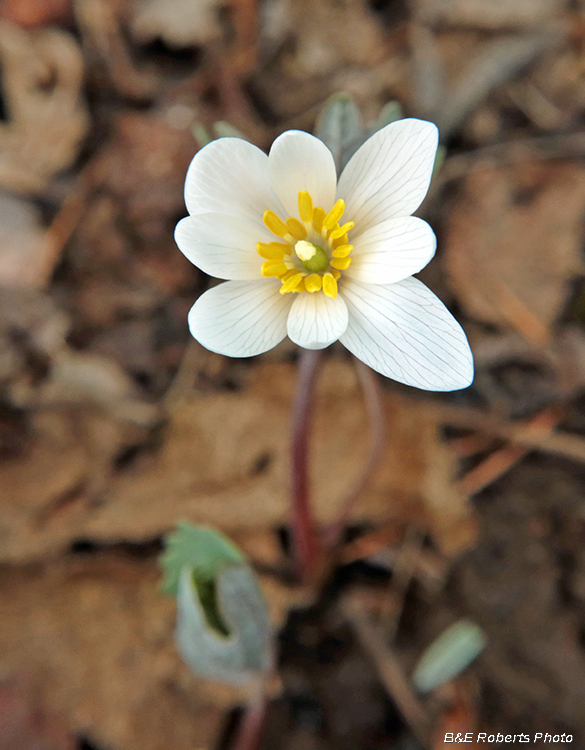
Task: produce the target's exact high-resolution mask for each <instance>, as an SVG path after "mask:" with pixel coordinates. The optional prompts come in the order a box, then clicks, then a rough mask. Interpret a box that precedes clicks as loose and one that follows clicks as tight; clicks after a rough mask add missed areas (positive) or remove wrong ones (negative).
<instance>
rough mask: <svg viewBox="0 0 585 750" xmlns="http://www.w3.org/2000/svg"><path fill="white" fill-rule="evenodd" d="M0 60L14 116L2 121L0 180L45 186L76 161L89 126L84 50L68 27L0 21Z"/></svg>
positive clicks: (30, 187)
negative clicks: (30, 28) (84, 97)
mask: <svg viewBox="0 0 585 750" xmlns="http://www.w3.org/2000/svg"><path fill="white" fill-rule="evenodd" d="M0 63H1V64H2V86H3V95H4V97H5V103H6V107H7V111H8V118H9V119H8V121H7V122H2V123H0V185H2V186H4V187H5V188H8V189H9V190H15V191H17V192H27V193H28V192H30V193H37V192H42V191H43V190H45V189H46V187H47V183H48V181H49V180H50V179H51V177H53V175H54V174H56V173H57V172H59V171H61V170H63V169H65V168H67V167H69V166H70V165H71V163H72V162H73V160H74V159H75V157H76V156H77V153H78V150H79V146H80V143H81V140H82V139H83V137H84V135H85V133H86V130H87V127H88V115H87V111H86V108H85V104H84V102H83V100H82V99H81V94H80V92H81V85H82V79H83V60H82V58H81V53H80V51H79V48H78V46H77V43H76V41H75V40H74V38H73V37H72V36H71V35H70V34H67V33H66V32H64V31H60V30H58V29H43V30H38V31H25V30H24V29H22V28H20V27H19V26H16V25H15V24H11V23H8V22H7V21H0Z"/></svg>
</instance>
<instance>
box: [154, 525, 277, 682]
mask: <svg viewBox="0 0 585 750" xmlns="http://www.w3.org/2000/svg"><path fill="white" fill-rule="evenodd" d="M165 546H166V550H165V552H164V553H163V555H162V556H161V560H160V562H161V566H162V568H163V570H164V573H165V580H164V584H163V587H164V589H165V591H166V592H167V593H170V594H175V595H176V597H177V633H176V637H177V646H178V648H179V652H180V653H181V656H182V657H183V659H184V660H185V662H186V663H187V665H188V666H189V667H190V669H191V670H192V671H193V672H194V673H196V674H198V675H200V676H202V677H207V678H209V679H212V680H216V681H219V682H224V683H227V684H230V685H245V684H246V683H249V682H251V681H254V680H255V679H257V677H258V676H259V675H262V674H266V673H268V672H269V671H270V669H271V668H272V664H273V647H272V628H271V625H270V619H269V616H268V607H267V606H266V602H265V600H264V597H263V595H262V591H261V590H260V586H259V585H258V582H257V581H256V578H255V576H254V573H253V571H252V569H251V568H250V566H249V565H248V564H247V563H246V561H245V558H244V556H243V555H242V553H241V552H240V551H239V550H238V548H237V547H236V546H235V545H234V544H232V542H230V540H229V539H227V538H226V537H225V536H224V535H223V534H221V533H220V532H218V531H215V530H214V529H211V528H208V527H205V526H192V525H190V524H188V523H181V524H179V526H178V528H177V531H175V532H173V533H172V534H169V535H168V536H167V538H166V540H165Z"/></svg>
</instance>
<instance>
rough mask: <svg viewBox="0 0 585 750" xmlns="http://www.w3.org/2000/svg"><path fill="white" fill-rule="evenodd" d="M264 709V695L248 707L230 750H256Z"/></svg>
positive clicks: (259, 738)
mask: <svg viewBox="0 0 585 750" xmlns="http://www.w3.org/2000/svg"><path fill="white" fill-rule="evenodd" d="M266 707H267V699H266V696H265V695H264V694H262V695H261V696H260V697H258V698H257V699H256V700H254V701H253V702H251V703H250V704H249V705H248V707H247V708H246V712H245V714H244V715H243V717H242V720H241V721H240V725H239V726H238V729H237V734H236V738H235V740H234V743H233V745H232V750H257V748H258V747H259V745H260V740H261V739H262V729H263V727H264V718H265V716H266Z"/></svg>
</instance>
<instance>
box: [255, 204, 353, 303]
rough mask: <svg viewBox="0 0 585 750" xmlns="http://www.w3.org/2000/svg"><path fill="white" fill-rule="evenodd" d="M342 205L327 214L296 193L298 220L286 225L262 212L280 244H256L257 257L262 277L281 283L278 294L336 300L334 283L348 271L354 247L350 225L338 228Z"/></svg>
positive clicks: (268, 213)
mask: <svg viewBox="0 0 585 750" xmlns="http://www.w3.org/2000/svg"><path fill="white" fill-rule="evenodd" d="M344 210H345V203H344V202H343V201H342V200H341V199H340V200H338V201H337V202H336V203H335V205H334V206H333V208H332V209H331V210H330V211H329V213H327V214H326V213H325V209H323V208H320V207H319V206H315V207H313V199H312V198H311V196H310V194H309V193H308V192H307V191H306V190H301V191H300V192H299V217H300V221H299V219H297V218H296V217H294V216H291V217H289V218H288V219H286V221H282V219H281V218H280V217H279V216H277V215H276V214H275V213H274V212H273V211H265V212H264V216H263V221H264V224H265V225H266V226H267V227H268V229H270V231H271V232H272V233H273V234H274V235H276V237H278V239H279V240H280V241H279V242H269V243H266V242H259V243H258V244H257V245H256V250H257V252H258V254H259V255H260V256H261V257H262V258H265V262H264V263H263V264H262V268H261V273H262V276H269V277H270V276H274V277H275V278H277V279H279V280H280V282H281V287H280V293H281V294H287V293H289V292H296V293H300V292H309V293H311V294H314V293H315V292H319V291H321V290H322V291H323V293H324V294H326V295H327V296H328V297H331V298H332V299H334V298H335V297H337V282H338V280H339V278H340V277H341V272H342V271H345V270H346V269H347V268H349V266H350V263H351V258H350V257H349V255H350V253H351V251H352V250H353V245H350V244H349V239H348V232H349V231H350V229H353V227H354V223H353V221H348V222H346V223H345V224H343V225H340V224H339V220H340V219H341V217H342V215H343V212H344Z"/></svg>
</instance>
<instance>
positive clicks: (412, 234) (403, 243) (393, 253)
mask: <svg viewBox="0 0 585 750" xmlns="http://www.w3.org/2000/svg"><path fill="white" fill-rule="evenodd" d="M436 248H437V238H436V237H435V234H434V232H433V230H432V229H431V228H430V226H429V225H428V224H427V223H426V221H423V220H422V219H417V218H416V217H414V216H407V217H405V218H403V219H388V220H387V221H382V222H380V224H376V225H375V226H373V227H371V228H370V229H368V230H367V231H366V232H363V233H362V234H360V235H359V237H357V239H355V240H354V249H353V252H352V254H351V257H352V259H353V262H352V265H351V266H350V267H349V268H348V269H347V271H346V275H347V276H348V277H349V278H351V279H355V280H356V281H362V282H364V283H367V284H394V283H395V282H397V281H401V280H402V279H405V278H407V277H408V276H412V274H413V273H417V272H418V271H420V270H421V268H424V267H425V266H426V265H427V263H428V262H429V261H430V259H431V258H432V257H433V255H434V254H435V250H436Z"/></svg>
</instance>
